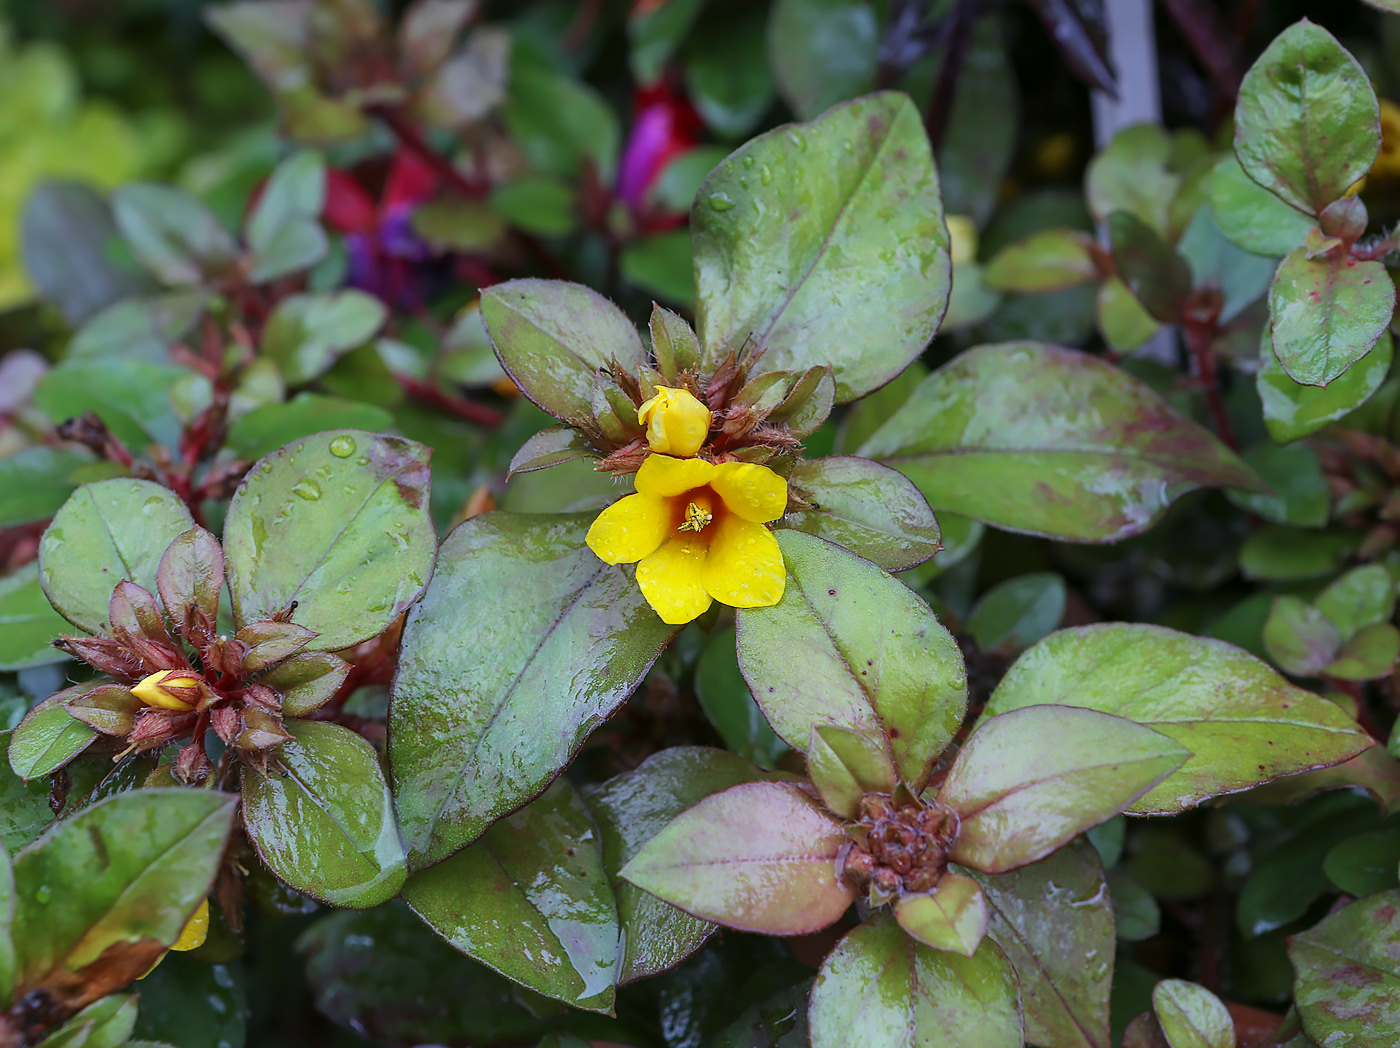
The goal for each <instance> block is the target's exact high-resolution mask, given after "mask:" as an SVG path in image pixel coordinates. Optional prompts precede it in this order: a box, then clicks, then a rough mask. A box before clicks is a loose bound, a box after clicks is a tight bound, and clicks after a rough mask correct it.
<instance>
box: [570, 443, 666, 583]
mask: <svg viewBox="0 0 1400 1048" xmlns="http://www.w3.org/2000/svg"><path fill="white" fill-rule="evenodd" d="M653 457H655V456H653ZM671 516H672V508H671V505H670V504H669V503H668V502H666V501H665V500H664V499H658V498H652V497H651V496H650V495H628V496H627V497H626V498H621V499H618V500H617V501H616V502H614V503H613V504H612V505H611V506H609V507H608V508H607V509H605V510H603V512H602V513H599V514H598V518H597V519H596V520H595V521H593V525H592V526H591V527H590V528H589V529H588V538H587V539H586V540H585V541H587V543H588V548H589V549H591V550H592V551H593V552H594V553H596V554H598V556H599V558H600V559H602V560H605V561H607V562H608V563H609V564H632V563H635V562H636V561H639V560H641V559H642V558H643V557H645V556H646V555H647V554H648V553H651V552H652V551H653V550H655V549H656V547H657V546H659V545H661V544H662V543H663V542H665V541H666V538H667V536H669V535H670V534H671Z"/></svg>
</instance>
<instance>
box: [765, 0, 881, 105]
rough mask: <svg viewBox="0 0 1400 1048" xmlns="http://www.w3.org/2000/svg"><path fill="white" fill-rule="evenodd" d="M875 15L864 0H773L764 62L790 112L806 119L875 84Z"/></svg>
mask: <svg viewBox="0 0 1400 1048" xmlns="http://www.w3.org/2000/svg"><path fill="white" fill-rule="evenodd" d="M879 37H880V16H879V14H878V12H877V11H876V7H875V5H874V4H873V3H870V2H869V0H778V2H777V3H775V4H774V5H773V8H772V12H771V14H770V15H769V20H768V60H769V62H770V63H771V64H772V66H773V78H774V80H776V81H777V85H778V91H779V92H780V93H781V94H782V96H783V101H785V102H786V103H787V104H788V105H789V106H791V107H792V111H793V112H794V113H796V114H797V115H798V117H800V118H801V119H803V120H811V119H812V118H813V117H815V116H817V115H818V114H820V113H822V112H823V111H825V110H826V109H828V108H830V107H831V106H833V105H835V104H836V103H837V102H844V101H845V100H846V99H848V98H854V97H855V96H856V95H859V94H863V93H865V92H866V91H869V90H870V89H871V88H872V87H874V86H875V71H876V66H877V57H876V52H877V50H878V47H879Z"/></svg>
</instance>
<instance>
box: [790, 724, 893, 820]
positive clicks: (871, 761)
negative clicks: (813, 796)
mask: <svg viewBox="0 0 1400 1048" xmlns="http://www.w3.org/2000/svg"><path fill="white" fill-rule="evenodd" d="M807 774H808V775H810V776H811V778H812V785H813V786H814V787H816V790H817V794H818V795H819V796H820V797H821V799H822V803H823V804H825V805H826V806H827V808H828V809H830V810H831V811H833V812H835V813H836V814H837V815H839V816H841V817H842V818H843V819H851V818H854V817H855V815H856V811H857V809H858V807H859V805H860V799H861V797H862V796H864V795H865V794H867V793H893V792H894V788H895V785H896V784H897V783H898V782H899V775H898V774H897V773H896V772H895V770H894V761H893V760H892V759H891V758H890V754H889V746H888V743H887V742H886V741H885V739H884V737H883V735H881V736H879V737H878V739H877V737H876V736H874V735H871V734H867V733H866V732H862V731H853V730H852V729H850V728H839V727H837V726H835V725H833V724H825V725H819V726H815V727H813V728H812V735H811V738H810V740H809V742H808V744H807Z"/></svg>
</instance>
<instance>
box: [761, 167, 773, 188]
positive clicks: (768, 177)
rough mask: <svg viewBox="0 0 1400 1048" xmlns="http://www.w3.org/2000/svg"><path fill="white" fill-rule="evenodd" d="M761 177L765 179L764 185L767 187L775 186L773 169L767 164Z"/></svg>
mask: <svg viewBox="0 0 1400 1048" xmlns="http://www.w3.org/2000/svg"><path fill="white" fill-rule="evenodd" d="M759 177H760V178H762V179H763V184H764V185H765V186H771V185H772V184H773V169H772V168H771V167H769V166H768V165H767V164H764V165H763V170H762V171H761V172H760V173H759Z"/></svg>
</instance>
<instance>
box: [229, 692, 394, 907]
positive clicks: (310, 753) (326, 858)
mask: <svg viewBox="0 0 1400 1048" xmlns="http://www.w3.org/2000/svg"><path fill="white" fill-rule="evenodd" d="M283 726H284V727H285V728H286V729H287V731H288V732H290V733H291V735H292V738H291V739H290V740H289V741H287V742H284V743H283V744H282V745H281V746H280V747H278V750H277V755H276V759H275V760H274V762H273V763H272V765H271V767H270V768H269V770H268V772H267V774H266V775H264V774H263V773H262V772H261V771H260V770H259V769H256V768H252V767H249V768H245V770H244V772H243V824H244V826H245V827H246V828H247V830H248V836H249V838H250V839H251V840H252V842H253V844H254V846H255V847H256V848H257V850H258V855H259V856H260V857H261V858H262V861H263V862H265V863H266V864H267V865H268V868H269V869H271V870H272V871H273V872H274V873H275V874H277V876H278V877H280V878H282V880H284V881H286V882H287V883H288V884H290V885H291V886H292V887H293V888H295V889H296V890H297V891H299V892H303V893H304V894H306V895H310V896H311V897H312V898H315V899H320V900H321V901H323V902H327V903H330V904H331V905H333V906H347V907H352V908H355V909H367V908H369V907H371V906H378V905H379V904H380V903H381V902H384V901H385V900H386V899H391V898H393V897H394V896H395V895H396V894H397V893H398V890H399V888H400V887H401V886H402V885H403V882H404V877H405V875H406V867H405V859H404V850H403V844H402V842H401V841H400V840H399V831H398V827H397V826H396V825H395V823H394V810H393V806H392V804H391V802H390V797H389V788H388V785H387V783H386V782H385V781H384V773H383V772H382V771H381V770H380V767H379V758H378V756H377V755H376V754H375V752H374V747H372V746H371V745H370V744H369V743H367V742H366V741H365V740H364V739H362V738H361V737H360V736H359V735H357V734H355V733H354V732H352V731H350V730H349V729H347V728H342V727H340V726H339V725H338V724H329V723H326V722H324V721H306V720H296V719H294V718H289V719H287V720H285V721H283Z"/></svg>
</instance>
